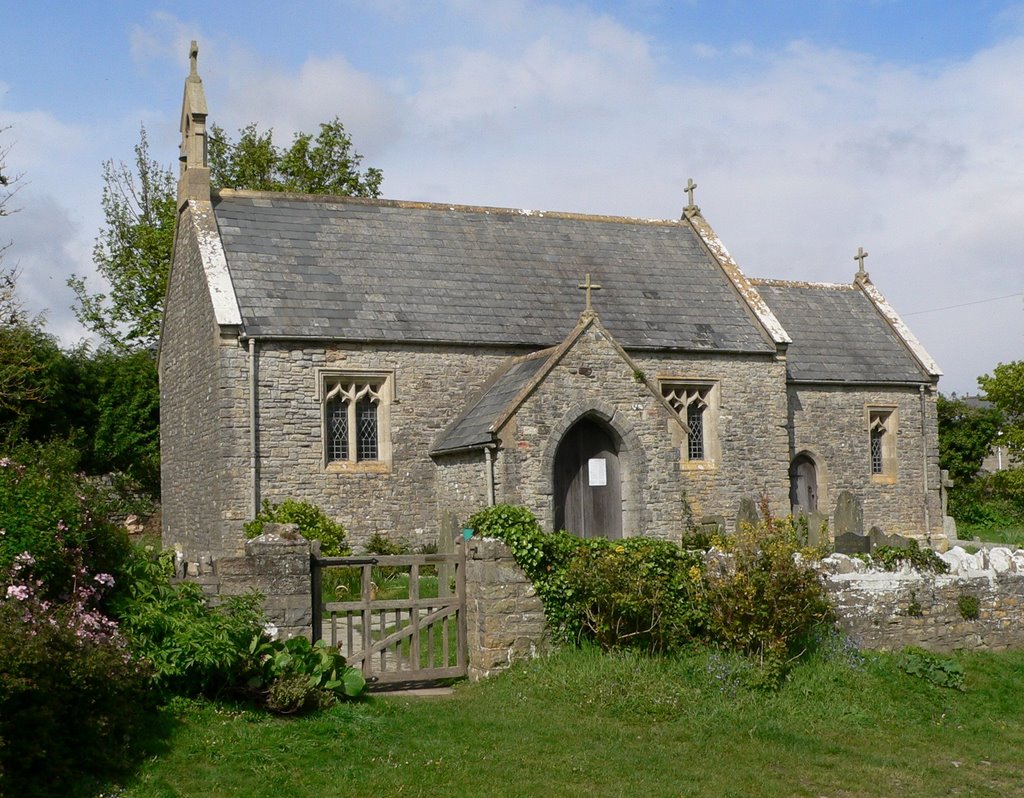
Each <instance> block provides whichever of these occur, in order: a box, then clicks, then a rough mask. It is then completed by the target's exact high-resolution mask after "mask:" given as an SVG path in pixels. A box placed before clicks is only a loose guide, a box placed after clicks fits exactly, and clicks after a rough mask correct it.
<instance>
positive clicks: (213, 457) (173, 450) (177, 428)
mask: <svg viewBox="0 0 1024 798" xmlns="http://www.w3.org/2000/svg"><path fill="white" fill-rule="evenodd" d="M191 213H192V211H191V210H188V209H187V210H186V211H185V212H184V213H183V215H182V217H181V219H180V220H179V223H178V235H177V239H176V241H175V247H176V258H175V268H174V269H173V270H172V272H171V276H170V285H169V286H168V301H167V312H166V314H165V316H164V328H163V336H162V339H161V348H160V452H161V461H162V467H161V496H162V511H163V537H164V545H166V546H177V547H178V548H179V549H181V550H182V551H183V552H184V553H185V554H186V556H187V557H189V558H191V559H200V558H208V557H209V556H211V555H219V554H226V553H240V552H241V549H242V544H243V541H242V539H241V534H240V528H241V527H240V524H241V520H242V519H244V517H245V513H246V509H247V506H246V503H245V493H246V490H247V486H248V485H249V479H248V472H247V468H246V466H247V462H248V461H247V450H246V448H245V446H244V442H245V437H246V436H247V435H248V415H247V410H246V408H247V407H248V404H247V399H246V395H245V380H246V375H247V373H248V369H247V366H246V364H245V360H244V354H243V353H241V352H240V350H239V345H238V341H237V339H236V338H235V337H234V336H232V337H231V338H229V339H227V340H222V339H221V338H220V337H219V330H218V326H217V324H216V322H215V319H214V315H213V307H212V305H211V303H210V297H209V293H208V292H207V290H206V280H205V276H204V274H203V269H202V261H201V258H200V253H199V249H198V246H197V244H196V240H195V238H194V237H193V236H191V235H188V234H186V233H185V232H183V231H188V230H191V229H192V223H191ZM239 438H241V445H240V441H239ZM236 527H237V528H236Z"/></svg>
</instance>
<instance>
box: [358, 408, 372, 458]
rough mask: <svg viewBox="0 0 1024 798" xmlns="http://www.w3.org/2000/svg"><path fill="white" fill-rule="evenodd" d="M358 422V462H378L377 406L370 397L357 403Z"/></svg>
mask: <svg viewBox="0 0 1024 798" xmlns="http://www.w3.org/2000/svg"><path fill="white" fill-rule="evenodd" d="M356 421H357V423H358V425H359V440H358V441H357V442H356V460H376V459H377V405H376V404H374V403H373V401H371V400H370V398H369V397H363V398H362V399H360V400H359V401H358V402H356Z"/></svg>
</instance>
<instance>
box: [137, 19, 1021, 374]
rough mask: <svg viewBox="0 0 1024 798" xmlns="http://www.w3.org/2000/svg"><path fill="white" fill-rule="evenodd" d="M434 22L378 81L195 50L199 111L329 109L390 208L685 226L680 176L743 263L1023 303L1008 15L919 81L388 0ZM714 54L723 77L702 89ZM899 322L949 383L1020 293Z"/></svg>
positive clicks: (287, 116)
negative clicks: (203, 97) (859, 274)
mask: <svg viewBox="0 0 1024 798" xmlns="http://www.w3.org/2000/svg"><path fill="white" fill-rule="evenodd" d="M435 11H436V12H437V14H442V13H443V14H444V15H446V16H444V18H443V21H442V22H440V23H437V24H439V25H444V26H446V27H445V31H444V32H445V33H446V36H445V37H443V40H444V42H445V44H435V42H434V38H436V39H437V40H438V41H440V40H441V38H442V37H432V33H431V32H432V31H434V30H436V29H434V28H430V29H429V30H428V29H427V28H426V27H425V29H424V32H422V34H421V35H420V37H419V38H418V39H417V40H416V42H417V43H416V44H414V45H413V46H412V47H408V48H406V50H405V51H403V53H401V58H397V57H396V59H394V60H393V62H392V63H391V64H390V66H391V69H392V72H391V73H390V74H388V75H387V76H385V75H381V74H373V73H370V72H368V71H366V70H364V69H360V68H358V67H356V66H354V64H353V62H352V61H351V60H350V59H349V58H348V57H346V55H345V54H344V53H342V52H340V51H339V52H336V53H333V54H327V55H319V56H315V57H314V56H310V57H307V58H305V59H304V60H300V61H299V62H298V63H297V65H296V64H284V63H281V62H278V61H276V60H275V56H274V52H273V51H272V50H271V49H269V48H270V44H269V41H270V38H269V37H268V39H267V40H266V43H265V44H264V45H263V46H264V47H265V48H268V49H266V50H265V51H261V52H257V51H256V50H255V49H253V48H252V47H250V46H243V45H242V44H240V43H239V42H237V41H234V40H231V39H228V38H227V37H226V36H225V35H220V36H217V37H211V38H210V39H209V41H207V40H206V37H203V38H202V39H201V41H200V45H201V47H202V54H201V57H200V72H201V74H202V75H203V78H204V81H205V83H206V87H207V95H208V99H209V100H210V109H211V117H212V118H213V119H214V120H215V121H217V122H219V123H220V124H221V125H222V126H224V127H226V128H227V129H229V130H234V129H235V128H237V127H238V126H240V125H243V124H246V123H248V122H250V121H258V122H259V123H260V124H261V125H262V126H268V125H269V126H273V127H274V129H275V131H276V132H277V134H278V136H279V138H278V143H279V144H284V143H287V140H288V137H289V134H290V133H291V132H293V131H295V130H313V129H315V126H316V124H317V123H318V122H321V121H325V120H327V119H330V118H331V117H333V116H334V115H338V116H339V117H340V118H341V119H342V121H343V122H344V123H345V125H346V127H347V129H348V130H349V132H350V133H351V134H352V135H353V139H354V141H355V145H356V148H357V149H358V150H359V151H360V152H361V153H363V154H364V155H365V156H366V158H367V161H366V163H367V164H368V165H374V166H380V167H383V169H384V172H385V184H384V190H385V193H386V194H387V195H388V196H395V197H399V198H410V199H425V200H436V201H442V202H449V201H451V202H467V203H483V204H496V205H508V206H513V207H534V208H548V209H560V210H575V211H583V212H599V213H619V214H628V215H637V216H677V215H678V213H679V210H680V208H681V206H682V205H683V203H684V195H683V190H682V189H683V185H685V182H686V178H687V177H688V176H692V177H693V178H694V179H696V180H697V182H698V183H699V185H700V188H699V190H698V195H697V201H698V202H699V204H700V205H701V206H702V207H703V209H704V212H705V214H706V215H707V217H708V218H709V220H710V221H711V223H712V224H713V225H714V226H715V227H716V228H717V230H718V232H719V233H720V234H721V235H722V237H723V239H724V240H725V241H726V243H727V244H728V245H729V247H730V249H731V250H732V252H733V254H734V255H736V256H737V259H738V260H739V262H740V264H741V265H742V266H743V267H744V269H745V270H746V271H747V272H748V273H750V274H752V275H757V276H775V277H783V278H793V279H813V280H828V281H835V280H848V279H850V278H851V277H852V274H853V272H854V269H855V264H854V262H853V259H852V258H853V254H854V252H855V251H856V248H857V246H859V245H863V246H864V247H865V248H866V249H868V251H869V252H871V257H870V259H869V261H868V264H867V266H868V269H869V271H870V272H871V273H872V276H873V277H874V278H875V281H876V282H877V283H878V285H879V287H880V288H881V289H882V290H883V291H884V292H885V293H886V294H887V296H888V297H889V298H890V300H891V301H892V302H893V303H894V304H895V306H896V307H897V308H898V309H899V310H901V311H903V312H906V313H910V312H913V311H918V310H925V309H929V308H935V307H944V306H947V305H954V304H961V303H963V302H969V301H978V300H983V299H986V298H989V297H994V296H1000V295H1003V294H1007V293H1012V292H1013V291H1014V290H1018V291H1019V290H1024V289H1022V288H1021V282H1022V281H1021V279H1020V275H1021V273H1022V270H1021V268H1020V263H1019V260H1020V255H1019V253H1020V252H1022V251H1024V232H1022V231H1024V226H1022V225H1021V224H1020V222H1019V220H1020V219H1021V218H1022V216H1024V141H1022V137H1021V136H1020V131H1021V130H1022V129H1024V94H1022V93H1021V92H1020V91H1019V87H1018V85H1017V84H1018V83H1019V76H1020V75H1021V74H1024V39H1022V38H1020V33H1019V31H1020V30H1021V26H1020V25H1017V26H1016V27H1015V28H1010V27H1008V28H1007V29H1006V30H1007V31H1017V32H1016V33H1012V34H1011V33H1009V32H1008V33H1006V34H1005V35H1006V38H1004V40H1002V41H1001V42H999V43H998V44H996V45H994V46H992V47H990V48H988V49H986V50H984V51H981V52H979V53H977V54H976V55H975V56H974V57H972V58H970V59H968V60H964V61H959V62H954V61H947V62H941V63H931V64H928V65H924V66H921V67H919V68H918V67H911V66H906V65H902V66H901V65H897V64H895V63H888V62H885V61H883V60H879V59H877V58H873V57H867V56H865V55H862V54H858V53H853V52H848V51H843V50H838V49H834V48H828V47H823V46H821V45H820V44H817V43H814V42H809V41H794V42H792V43H790V44H789V45H788V46H786V47H783V48H781V49H779V50H776V51H765V50H759V49H757V48H755V47H753V46H752V45H750V44H747V43H743V42H739V43H736V44H733V45H731V46H725V45H721V46H719V48H717V49H716V48H715V47H712V46H710V45H708V44H706V43H703V42H702V41H701V36H700V32H699V31H694V34H693V40H692V41H685V40H683V41H680V40H675V41H672V42H671V46H672V47H674V48H675V49H676V50H677V51H678V52H680V53H682V52H686V53H690V54H691V55H692V56H695V57H697V58H698V59H701V64H700V69H701V71H700V72H699V73H688V72H685V71H679V69H680V68H678V67H676V66H675V65H674V64H675V63H677V62H672V61H670V60H669V59H667V58H666V55H665V53H666V46H667V44H666V42H664V41H657V42H651V41H649V40H648V39H647V38H646V37H644V36H642V35H640V34H639V33H638V32H637V31H634V30H631V29H630V28H628V27H627V26H626V25H624V24H622V23H621V22H618V21H616V20H615V19H613V18H612V17H610V16H608V15H604V14H600V13H596V12H592V11H590V10H588V9H586V8H584V7H580V6H571V7H570V6H565V7H562V6H555V5H552V4H550V3H542V2H533V1H532V0H495V2H489V3H486V4H483V3H476V2H469V0H458V1H456V0H452V2H448V3H442V4H439V5H437V6H436V8H435V7H434V6H431V7H430V8H424V7H423V6H421V5H420V4H414V3H408V2H404V0H391V2H389V3H388V4H387V7H386V8H385V9H384V11H382V13H383V14H384V16H385V17H388V15H390V18H391V19H395V20H398V19H400V20H401V24H402V25H405V26H409V25H410V24H412V25H415V24H416V23H417V20H426V21H430V16H431V15H433V14H434V13H435ZM456 25H457V26H458V27H457V28H456V27H453V26H456ZM196 30H197V28H195V27H188V28H186V27H185V26H183V25H182V24H181V23H180V22H179V21H178V20H177V19H176V18H174V17H171V16H169V15H162V16H157V17H154V18H153V19H152V20H151V21H150V23H149V24H147V25H146V26H144V27H142V28H139V29H138V30H136V31H135V33H134V34H133V47H134V48H135V50H134V51H135V52H136V53H137V58H138V59H139V60H140V63H147V59H149V60H150V61H152V62H153V63H156V62H157V61H155V60H154V59H157V60H159V63H160V68H161V69H167V68H169V67H170V66H171V65H173V68H176V69H177V70H178V74H179V75H180V76H181V77H182V78H183V77H184V75H185V72H186V70H187V61H186V57H185V52H186V48H187V41H188V38H190V37H191V36H194V35H196V34H195V33H194V31H196ZM403 30H405V31H407V28H403ZM452 42H455V44H454V45H452V44H451V43H452ZM378 46H379V47H380V48H386V47H388V42H386V41H381V42H379V44H378ZM168 59H170V60H168ZM715 59H720V60H722V62H723V66H727V67H728V69H723V72H722V74H721V76H712V77H708V76H707V75H708V71H707V68H708V63H709V62H713V61H714V60H715ZM680 62H681V63H685V59H680ZM401 70H405V71H404V72H403V71H401ZM410 70H411V71H410ZM396 75H398V76H397V77H396ZM177 112H178V108H177V107H174V108H169V109H166V119H167V120H169V121H168V122H167V126H168V128H169V129H170V130H171V131H172V132H173V131H174V130H176V129H177ZM151 132H152V131H151ZM606 300H607V298H606ZM909 320H910V321H911V323H912V326H913V327H914V329H915V330H916V331H917V332H918V334H919V337H920V338H921V339H922V341H923V342H924V344H925V346H926V347H927V348H928V349H929V350H931V352H932V354H933V355H934V356H935V357H936V359H938V361H939V363H940V365H942V366H943V367H944V368H945V369H946V371H947V373H948V374H949V375H950V376H949V379H947V380H946V381H945V382H944V388H945V389H946V390H949V389H956V390H959V391H964V390H969V389H971V388H973V383H974V377H975V376H976V374H977V373H978V372H980V371H985V370H990V369H991V367H992V366H993V365H994V364H995V362H996V361H998V360H1009V359H1014V358H1018V357H1020V352H1021V351H1022V350H1021V344H1022V340H1021V338H1022V336H1021V329H1022V327H1024V325H1022V324H1021V304H1020V302H1015V301H1013V300H1010V301H1001V302H993V303H986V304H981V305H976V306H969V307H967V308H963V309H957V310H952V311H945V312H942V313H937V314H923V315H915V316H910V317H909Z"/></svg>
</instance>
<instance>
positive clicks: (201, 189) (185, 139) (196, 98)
mask: <svg viewBox="0 0 1024 798" xmlns="http://www.w3.org/2000/svg"><path fill="white" fill-rule="evenodd" d="M198 58H199V45H197V44H196V42H195V41H194V40H193V42H192V45H191V46H190V47H189V61H190V67H189V75H188V77H187V78H185V95H184V97H183V98H182V101H181V154H180V155H179V158H178V160H179V161H180V165H181V168H180V174H179V176H178V206H179V207H181V206H182V205H183V204H184V203H185V202H186V201H187V200H190V199H194V200H209V199H210V167H209V164H208V162H207V152H208V150H207V142H206V113H207V112H206V92H205V91H203V80H202V78H200V77H199V72H198V70H197V66H196V62H197V60H198Z"/></svg>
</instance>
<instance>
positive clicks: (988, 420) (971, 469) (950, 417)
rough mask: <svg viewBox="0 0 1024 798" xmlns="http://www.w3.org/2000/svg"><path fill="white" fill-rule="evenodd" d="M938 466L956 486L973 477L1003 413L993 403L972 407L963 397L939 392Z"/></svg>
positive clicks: (990, 446) (994, 435)
mask: <svg viewBox="0 0 1024 798" xmlns="http://www.w3.org/2000/svg"><path fill="white" fill-rule="evenodd" d="M938 417H939V466H940V467H941V468H944V469H946V470H947V471H949V475H950V476H951V477H952V478H953V482H954V483H955V484H956V485H958V486H960V485H965V484H967V483H968V482H970V481H971V480H973V479H974V478H975V476H977V474H978V470H979V469H980V468H981V463H982V461H983V460H984V459H985V456H986V455H987V454H988V453H989V450H990V449H991V448H992V443H993V442H994V441H995V439H996V435H997V434H998V432H999V430H1000V428H1001V426H1002V423H1003V414H1002V413H1001V412H1000V411H999V410H998V409H997V408H995V407H972V406H971V405H969V404H967V402H965V401H964V400H963V399H957V398H955V397H954V398H952V399H947V398H946V397H945V396H941V395H940V396H939V402H938Z"/></svg>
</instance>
